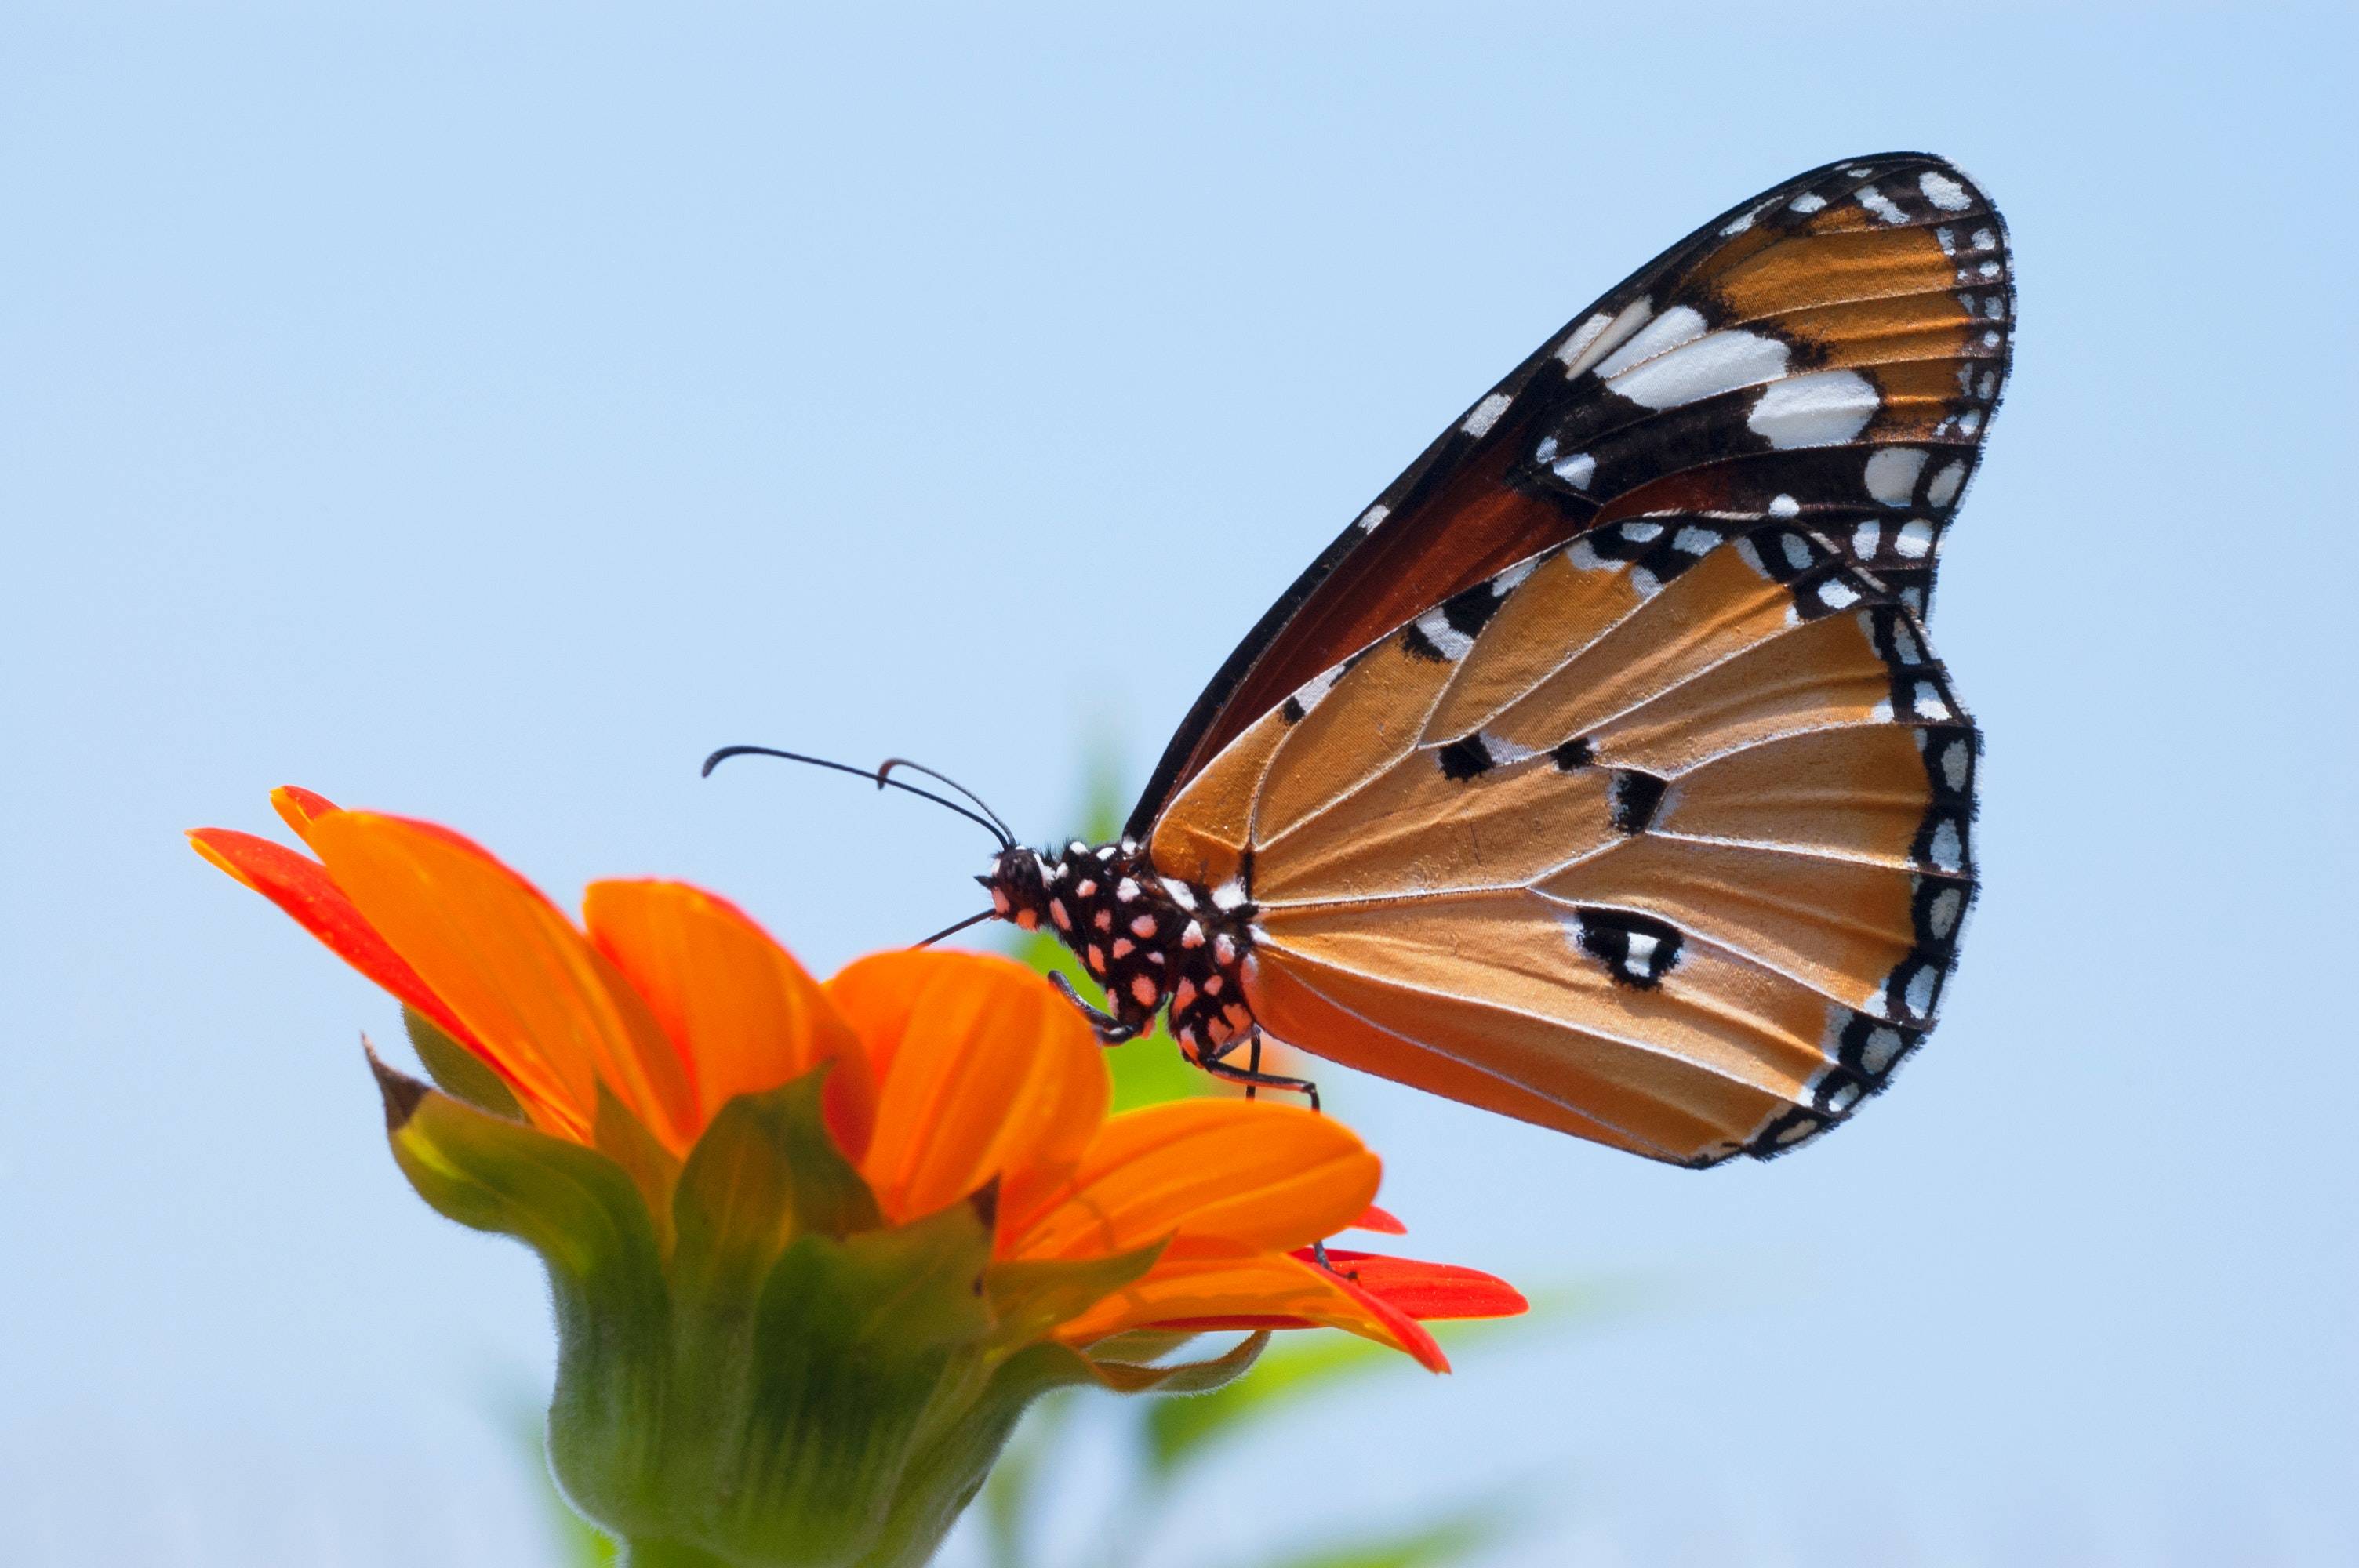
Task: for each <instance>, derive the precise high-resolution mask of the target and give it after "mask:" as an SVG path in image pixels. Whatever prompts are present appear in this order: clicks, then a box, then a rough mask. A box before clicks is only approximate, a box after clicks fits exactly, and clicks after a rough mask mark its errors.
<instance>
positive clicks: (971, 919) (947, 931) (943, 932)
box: [909, 909, 999, 951]
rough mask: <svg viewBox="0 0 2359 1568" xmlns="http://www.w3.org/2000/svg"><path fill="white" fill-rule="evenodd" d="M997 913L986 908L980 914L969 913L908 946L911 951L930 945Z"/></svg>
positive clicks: (980, 922) (981, 922) (979, 923)
mask: <svg viewBox="0 0 2359 1568" xmlns="http://www.w3.org/2000/svg"><path fill="white" fill-rule="evenodd" d="M998 913H999V912H998V911H997V910H993V909H986V910H984V912H983V913H982V914H970V915H968V916H967V917H966V918H965V919H964V920H962V921H960V922H959V923H958V924H957V925H945V926H943V927H942V928H941V929H940V931H937V932H935V933H934V934H933V935H931V936H929V937H927V938H926V939H925V940H924V941H922V942H912V943H910V944H909V946H910V948H911V950H913V951H914V950H915V949H917V948H919V947H930V946H933V945H934V944H935V943H937V942H939V941H940V940H941V939H942V938H943V937H945V936H955V935H958V934H959V933H960V932H962V931H963V930H965V929H966V928H967V927H968V926H970V925H982V924H983V923H984V921H986V920H989V919H990V918H991V917H992V916H993V915H995V914H998Z"/></svg>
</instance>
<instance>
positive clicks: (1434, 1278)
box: [1295, 1247, 1532, 1323]
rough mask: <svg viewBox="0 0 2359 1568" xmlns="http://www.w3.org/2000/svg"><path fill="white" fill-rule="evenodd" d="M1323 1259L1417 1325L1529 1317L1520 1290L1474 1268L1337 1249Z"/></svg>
mask: <svg viewBox="0 0 2359 1568" xmlns="http://www.w3.org/2000/svg"><path fill="white" fill-rule="evenodd" d="M1305 1250H1306V1251H1307V1250H1308V1249H1305ZM1295 1256H1296V1257H1297V1258H1298V1259H1299V1260H1301V1261H1303V1262H1306V1263H1307V1262H1310V1258H1308V1257H1306V1256H1304V1254H1303V1253H1296V1254H1295ZM1327 1260H1328V1262H1330V1263H1331V1264H1332V1265H1333V1266H1334V1267H1335V1269H1336V1270H1337V1271H1338V1272H1341V1273H1343V1274H1346V1275H1349V1276H1350V1277H1351V1280H1352V1282H1353V1284H1355V1285H1357V1286H1359V1288H1360V1289H1361V1290H1363V1291H1365V1292H1367V1293H1368V1294H1370V1295H1372V1296H1375V1297H1376V1298H1377V1299H1379V1300H1381V1301H1383V1302H1384V1303H1386V1304H1387V1305H1389V1306H1393V1307H1396V1308H1398V1309H1399V1310H1400V1311H1402V1312H1404V1313H1407V1314H1408V1315H1409V1316H1411V1317H1413V1318H1416V1319H1417V1320H1418V1321H1419V1322H1420V1323H1431V1322H1434V1321H1437V1320H1439V1319H1443V1318H1472V1317H1516V1316H1518V1315H1520V1314H1524V1313H1527V1312H1529V1311H1530V1310H1531V1306H1532V1303H1530V1302H1528V1301H1526V1300H1525V1299H1524V1293H1523V1292H1521V1291H1519V1290H1517V1289H1516V1287H1515V1286H1513V1285H1511V1284H1509V1283H1507V1281H1505V1280H1502V1279H1500V1278H1499V1277H1498V1276H1497V1275H1495V1274H1486V1273H1484V1272H1483V1271H1481V1270H1480V1269H1465V1268H1461V1267H1460V1266H1459V1265H1457V1264H1455V1263H1428V1262H1423V1261H1421V1260H1418V1259H1415V1258H1387V1257H1385V1256H1383V1255H1382V1254H1380V1253H1375V1252H1353V1251H1349V1250H1347V1249H1343V1248H1340V1247H1330V1248H1329V1249H1327Z"/></svg>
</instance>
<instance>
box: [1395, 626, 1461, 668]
mask: <svg viewBox="0 0 2359 1568" xmlns="http://www.w3.org/2000/svg"><path fill="white" fill-rule="evenodd" d="M1400 644H1401V651H1402V652H1403V653H1406V654H1408V655H1409V656H1410V657H1411V658H1417V659H1424V660H1426V661H1428V662H1429V663H1431V664H1437V665H1443V664H1448V663H1449V662H1450V655H1449V654H1445V653H1443V652H1442V651H1441V650H1440V648H1437V647H1435V646H1434V645H1433V639H1432V638H1430V637H1429V636H1427V635H1426V634H1425V629H1424V628H1423V627H1421V626H1419V624H1418V623H1417V622H1414V621H1412V622H1409V623H1408V625H1406V626H1404V627H1402V628H1401V634H1400Z"/></svg>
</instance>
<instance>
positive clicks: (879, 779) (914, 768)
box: [876, 757, 1016, 844]
mask: <svg viewBox="0 0 2359 1568" xmlns="http://www.w3.org/2000/svg"><path fill="white" fill-rule="evenodd" d="M895 768H908V769H909V770H910V771H911V772H913V773H923V774H925V775H926V776H927V777H928V778H929V779H933V780H936V781H938V782H939V783H941V784H948V785H950V786H951V788H952V789H954V790H956V791H958V792H959V794H961V795H964V796H966V797H967V799H969V800H971V801H973V802H974V803H975V805H976V806H980V807H982V808H983V814H984V816H988V817H990V818H991V820H992V821H993V822H994V823H996V824H997V825H998V827H999V831H1000V832H1001V833H1002V834H1003V835H1005V836H1006V839H1007V841H1008V842H1009V843H1010V844H1013V843H1015V842H1016V834H1015V833H1014V831H1013V830H1012V829H1010V828H1009V827H1008V826H1007V824H1006V823H1005V822H1001V821H1000V820H999V813H997V812H995V811H994V810H992V809H991V803H990V802H989V801H986V800H984V798H983V796H981V795H977V794H975V793H974V791H973V790H971V789H969V788H967V787H966V785H964V784H961V783H959V782H958V780H956V779H954V778H952V777H951V776H950V774H948V773H940V772H937V771H936V770H934V769H932V768H929V767H928V766H926V764H925V763H923V762H911V761H909V759H908V758H907V757H887V758H886V759H885V760H884V761H883V762H879V763H877V764H876V787H877V788H878V789H883V788H884V787H885V785H886V783H887V782H888V781H887V779H886V774H888V773H891V772H892V771H893V770H894V769H895Z"/></svg>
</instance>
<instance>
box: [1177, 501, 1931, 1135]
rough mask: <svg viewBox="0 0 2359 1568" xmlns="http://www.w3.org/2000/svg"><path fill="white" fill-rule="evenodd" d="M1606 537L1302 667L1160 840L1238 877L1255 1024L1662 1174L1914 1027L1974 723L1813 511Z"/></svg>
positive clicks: (1851, 1102)
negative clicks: (1321, 664) (1313, 666)
mask: <svg viewBox="0 0 2359 1568" xmlns="http://www.w3.org/2000/svg"><path fill="white" fill-rule="evenodd" d="M1790 510H1791V509H1790V508H1788V507H1785V506H1782V505H1781V506H1778V507H1776V508H1775V509H1774V511H1773V510H1772V509H1763V510H1762V511H1761V512H1759V513H1757V514H1756V515H1755V516H1753V517H1752V518H1749V519H1744V518H1737V517H1733V516H1731V515H1730V514H1729V513H1728V511H1727V509H1721V510H1720V511H1719V512H1717V513H1716V514H1709V515H1707V514H1675V515H1665V516H1648V517H1646V518H1642V519H1628V520H1624V521H1620V522H1608V523H1605V524H1600V525H1599V526H1597V527H1596V528H1594V529H1593V530H1592V531H1590V532H1588V533H1586V534H1584V535H1582V536H1581V537H1579V538H1578V539H1576V540H1575V541H1573V542H1572V543H1571V544H1569V545H1561V546H1555V547H1552V548H1550V549H1548V550H1545V551H1543V552H1542V553H1540V554H1539V555H1538V556H1537V557H1533V558H1531V559H1528V560H1526V561H1522V562H1519V563H1517V564H1515V565H1513V566H1511V567H1510V568H1508V569H1507V570H1506V571H1504V572H1501V573H1498V574H1496V575H1495V577H1494V578H1492V579H1488V580H1486V581H1484V582H1482V583H1479V584H1476V585H1473V587H1472V588H1470V589H1466V590H1463V591H1462V594H1461V595H1460V596H1459V597H1458V598H1457V599H1456V600H1453V601H1451V602H1449V603H1446V604H1444V605H1442V606H1438V607H1436V608H1434V609H1432V610H1429V611H1425V612H1423V613H1421V614H1419V615H1417V616H1415V617H1413V618H1411V619H1410V620H1409V621H1408V623H1407V624H1406V625H1403V626H1401V627H1399V628H1398V629H1397V630H1396V631H1394V632H1393V633H1390V634H1388V635H1386V636H1385V637H1383V638H1382V639H1380V640H1378V641H1377V642H1375V643H1372V644H1370V645H1369V646H1368V647H1366V648H1364V649H1363V650H1361V651H1360V652H1359V653H1358V654H1354V655H1353V657H1351V658H1350V659H1348V660H1346V661H1343V662H1342V663H1340V664H1338V665H1336V666H1334V667H1333V668H1332V669H1330V670H1328V671H1326V672H1324V673H1322V674H1321V675H1320V676H1317V677H1316V678H1313V679H1310V680H1308V681H1306V682H1304V683H1303V684H1302V685H1301V686H1300V687H1299V688H1298V689H1296V690H1295V691H1294V692H1293V693H1291V694H1290V696H1289V697H1288V700H1286V701H1285V702H1284V703H1282V704H1281V705H1280V707H1279V708H1276V709H1274V710H1272V711H1271V712H1269V713H1266V714H1265V715H1264V716H1263V717H1262V718H1261V719H1258V720H1256V722H1255V723H1254V724H1253V725H1251V726H1249V727H1248V728H1246V729H1245V730H1244V731H1243V732H1242V733H1241V734H1239V735H1238V736H1237V737H1236V738H1235V740H1234V741H1233V742H1232V743H1231V744H1230V745H1229V746H1228V747H1227V748H1225V749H1224V750H1223V752H1222V753H1221V755H1220V756H1219V757H1218V758H1217V759H1216V760H1215V761H1214V762H1212V765H1211V766H1209V767H1208V768H1206V769H1204V770H1203V771H1202V772H1201V774H1200V775H1199V776H1198V777H1197V778H1196V779H1195V780H1193V781H1191V782H1190V784H1188V785H1187V786H1186V787H1185V788H1183V790H1182V791H1181V793H1180V795H1179V797H1178V798H1177V799H1176V800H1175V801H1174V802H1173V803H1172V805H1171V807H1170V809H1169V811H1168V812H1166V813H1165V814H1164V816H1162V818H1161V819H1160V821H1159V822H1158V825H1157V827H1156V829H1155V834H1154V838H1153V839H1152V841H1151V843H1150V845H1149V849H1150V853H1151V855H1152V857H1153V860H1154V861H1155V863H1156V864H1157V866H1158V868H1160V869H1161V870H1163V871H1165V872H1166V873H1167V874H1169V875H1173V876H1178V877H1183V878H1187V879H1189V880H1191V881H1198V882H1202V883H1206V884H1214V883H1219V882H1223V881H1228V880H1230V879H1232V878H1238V877H1243V878H1245V879H1246V880H1248V881H1249V882H1250V892H1251V897H1252V900H1253V906H1254V912H1255V914H1254V925H1253V929H1252V935H1253V941H1254V953H1253V958H1252V961H1251V967H1250V968H1249V969H1248V970H1247V979H1246V984H1247V989H1248V991H1249V996H1250V1000H1251V1003H1252V1007H1253V1011H1254V1014H1255V1016H1256V1019H1257V1020H1258V1021H1259V1022H1260V1023H1261V1024H1262V1025H1263V1026H1264V1027H1265V1028H1266V1029H1267V1030H1268V1031H1269V1032H1270V1033H1273V1034H1274V1035H1276V1036H1277V1037H1278V1038H1280V1039H1284V1040H1287V1041H1288V1042H1290V1043H1293V1044H1299V1045H1301V1046H1304V1047H1306V1048H1308V1049H1310V1050H1313V1051H1315V1052H1317V1053H1318V1054H1321V1055H1325V1056H1329V1057H1332V1058H1334V1059H1336V1060H1339V1061H1342V1062H1344V1063H1347V1064H1349V1065H1356V1066H1362V1067H1365V1068H1367V1069H1368V1070H1370V1071H1373V1072H1376V1073H1379V1074H1382V1075H1384V1076H1389V1077H1394V1078H1398V1079H1401V1080H1403V1081H1406V1082H1408V1083H1411V1084H1415V1085H1418V1086H1419V1087H1425V1088H1428V1089H1430V1090H1433V1091H1434V1092H1437V1093H1441V1094H1445V1095H1449V1096H1451V1097H1452V1098H1460V1099H1463V1100H1467V1101H1469V1102H1471V1103H1473V1104H1477V1105H1482V1106H1485V1107H1488V1108H1493V1109H1497V1110H1501V1111H1504V1112H1506V1113H1507V1114H1510V1115H1515V1116H1519V1117H1522V1118H1524V1119H1527V1120H1533V1121H1538V1122H1540V1123H1542V1124H1544V1125H1548V1126H1552V1127H1557V1128H1560V1129H1562V1130H1566V1131H1570V1132H1574V1133H1577V1134H1579V1135H1581V1136H1584V1137H1589V1138H1593V1139H1595V1140H1597V1141H1602V1142H1606V1143H1610V1144H1614V1145H1615V1146H1617V1147H1622V1148H1626V1149H1631V1150H1634V1151H1636V1152H1643V1153H1647V1154H1650V1155H1653V1156H1655V1157H1657V1158H1660V1159H1665V1160H1671V1161H1676V1162H1683V1163H1691V1164H1708V1163H1712V1162H1717V1161H1719V1160H1722V1159H1725V1158H1728V1157H1729V1156H1731V1155H1733V1154H1736V1153H1740V1152H1750V1153H1755V1154H1765V1155H1766V1154H1771V1153H1776V1152H1781V1151H1782V1150H1784V1149H1785V1148H1788V1147H1790V1146H1792V1145H1793V1144H1795V1143H1797V1142H1799V1141H1802V1140H1803V1139H1805V1138H1807V1137H1809V1136H1810V1135H1811V1134H1813V1133H1815V1132H1817V1131H1819V1130H1823V1129H1824V1128H1825V1127H1827V1126H1829V1125H1832V1123H1834V1122H1836V1121H1839V1120H1841V1119H1843V1118H1844V1117H1845V1116H1847V1115H1848V1114H1849V1113H1850V1112H1851V1110H1852V1109H1853V1108H1854V1107H1855V1106H1856V1104H1857V1103H1858V1102H1859V1101H1860V1100H1861V1099H1862V1098H1864V1097H1865V1096H1867V1095H1869V1094H1872V1093H1873V1092H1875V1090H1876V1089H1878V1088H1880V1087H1882V1086H1883V1084H1884V1082H1885V1081H1886V1077H1887V1076H1888V1075H1889V1074H1890V1072H1891V1070H1892V1068H1893V1066H1894V1065H1896V1064H1897V1061H1898V1060H1899V1059H1900V1057H1901V1056H1903V1055H1905V1054H1907V1053H1908V1051H1909V1050H1910V1049H1912V1048H1913V1047H1914V1045H1915V1044H1916V1043H1917V1041H1918V1040H1919V1038H1920V1037H1921V1035H1922V1033H1923V1032H1924V1031H1925V1030H1926V1029H1928V1028H1930V1025H1931V1023H1932V1020H1933V1015H1934V1012H1935V1010H1936V1007H1937V1004H1938V1001H1939V995H1940V985H1941V981H1942V979H1944V978H1945V977H1946V975H1947V973H1948V971H1949V969H1950V967H1951V963H1952V962H1953V959H1954V955H1955V950H1956V935H1957V928H1958V925H1959V923H1960V920H1961V919H1962V915H1963V913H1964V910H1965V906H1966V903H1968V901H1969V900H1970V899H1971V896H1972V893H1973V870H1972V863H1971V859H1970V853H1969V847H1968V830H1969V822H1970V819H1971V816H1972V800H1973V757H1974V739H1973V731H1972V730H1971V728H1970V727H1969V725H1968V723H1967V720H1966V719H1965V716H1964V714H1963V713H1962V710H1961V709H1960V708H1959V706H1958V704H1957V702H1956V700H1955V698H1954V697H1953V696H1952V695H1951V692H1950V689H1949V687H1948V684H1947V680H1946V677H1945V676H1944V674H1943V672H1942V670H1941V667H1940V665H1939V664H1938V662H1936V661H1935V660H1934V658H1933V656H1932V654H1931V652H1930V648H1929V647H1928V645H1927V643H1926V642H1925V638H1924V633H1923V629H1922V625H1921V622H1919V620H1918V618H1917V617H1916V615H1915V614H1914V613H1913V611H1910V610H1909V609H1908V606H1907V605H1906V604H1905V603H1903V602H1902V601H1901V600H1900V598H1899V596H1898V594H1897V592H1896V591H1895V590H1894V589H1891V588H1889V587H1888V586H1886V584H1884V583H1881V582H1879V581H1878V580H1876V579H1875V577H1874V576H1873V575H1872V574H1870V573H1869V572H1866V571H1863V570H1861V569H1860V568H1857V567H1856V566H1854V565H1853V564H1852V563H1850V562H1849V561H1848V560H1846V559H1845V558H1844V556H1843V552H1842V551H1841V550H1839V549H1838V548H1836V547H1834V546H1831V545H1830V544H1829V543H1828V542H1827V541H1826V540H1825V539H1824V538H1823V537H1822V536H1821V535H1819V534H1818V533H1817V532H1815V531H1814V530H1811V529H1810V528H1807V527H1805V526H1804V525H1803V524H1802V523H1801V522H1800V521H1799V520H1795V519H1793V518H1791V517H1790V516H1788V515H1787V514H1788V513H1789V512H1790Z"/></svg>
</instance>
